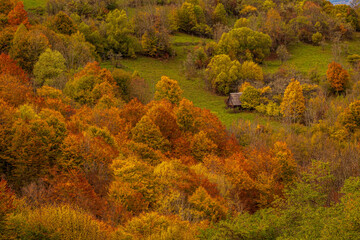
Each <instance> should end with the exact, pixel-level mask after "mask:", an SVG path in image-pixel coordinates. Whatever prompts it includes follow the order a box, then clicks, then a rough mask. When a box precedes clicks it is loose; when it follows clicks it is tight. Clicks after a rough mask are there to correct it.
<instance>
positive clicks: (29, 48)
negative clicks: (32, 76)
mask: <svg viewBox="0 0 360 240" xmlns="http://www.w3.org/2000/svg"><path fill="white" fill-rule="evenodd" d="M48 47H49V41H48V39H47V38H46V36H45V35H44V34H41V32H39V31H38V30H37V29H33V30H29V31H28V30H27V29H26V27H25V26H24V25H23V24H21V25H19V27H18V29H17V31H16V33H15V35H14V38H13V41H12V45H11V48H10V52H9V53H10V56H11V58H12V59H14V60H16V61H17V62H18V63H19V65H20V66H21V67H22V68H23V69H24V70H26V71H27V72H32V70H33V67H34V65H35V63H36V62H37V61H38V60H39V56H40V54H41V53H43V52H44V51H45V50H46V49H47V48H48Z"/></svg>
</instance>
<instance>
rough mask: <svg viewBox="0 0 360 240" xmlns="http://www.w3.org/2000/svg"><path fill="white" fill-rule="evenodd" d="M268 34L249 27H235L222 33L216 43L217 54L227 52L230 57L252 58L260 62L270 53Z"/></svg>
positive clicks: (239, 58)
mask: <svg viewBox="0 0 360 240" xmlns="http://www.w3.org/2000/svg"><path fill="white" fill-rule="evenodd" d="M270 47H271V38H270V36H269V35H267V34H264V33H261V32H257V31H253V30H251V29H250V28H247V27H242V28H235V29H233V30H231V31H230V32H228V33H224V34H223V35H222V36H221V39H220V41H219V43H218V45H217V53H218V54H227V55H229V56H230V57H231V58H232V59H234V58H236V59H238V60H252V61H254V62H257V63H261V62H262V61H263V60H264V58H265V57H266V56H267V55H269V54H270Z"/></svg>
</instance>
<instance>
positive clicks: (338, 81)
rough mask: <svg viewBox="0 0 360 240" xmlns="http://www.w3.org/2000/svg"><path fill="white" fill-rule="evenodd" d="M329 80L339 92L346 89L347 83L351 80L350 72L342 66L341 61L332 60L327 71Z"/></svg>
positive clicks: (332, 86)
mask: <svg viewBox="0 0 360 240" xmlns="http://www.w3.org/2000/svg"><path fill="white" fill-rule="evenodd" d="M326 77H327V80H328V81H329V83H330V86H331V88H332V89H333V90H334V91H335V92H337V93H339V92H342V91H344V90H345V87H346V84H347V83H348V82H349V79H350V75H349V73H348V72H347V71H346V70H345V69H343V68H342V67H341V65H340V64H339V63H336V62H332V63H330V64H329V67H328V70H327V71H326Z"/></svg>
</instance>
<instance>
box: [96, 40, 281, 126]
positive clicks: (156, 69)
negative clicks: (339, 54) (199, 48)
mask: <svg viewBox="0 0 360 240" xmlns="http://www.w3.org/2000/svg"><path fill="white" fill-rule="evenodd" d="M201 41H209V40H208V39H202V38H199V37H194V36H190V35H186V34H177V35H175V36H174V37H173V38H172V42H173V43H185V44H186V46H184V45H182V46H175V47H174V49H175V51H176V53H177V56H176V57H174V58H171V59H167V60H160V59H154V58H150V57H143V56H140V57H138V58H137V59H123V60H122V61H121V64H122V65H123V66H125V70H127V71H130V72H133V71H137V72H138V73H139V74H140V76H141V77H143V78H144V79H146V81H147V83H148V85H149V88H150V91H151V93H152V94H153V93H154V92H155V85H156V83H157V82H158V81H159V80H160V78H161V76H164V75H165V76H168V77H170V78H172V79H175V80H177V81H178V82H179V84H180V87H181V88H182V89H183V90H184V94H183V96H184V97H185V98H187V99H189V100H191V101H192V102H193V103H194V105H195V106H197V107H201V108H206V109H209V110H210V111H211V112H212V113H214V114H216V115H217V116H218V117H219V119H220V120H221V121H222V122H223V123H224V124H225V125H226V126H227V127H229V126H230V125H231V124H232V123H233V122H236V121H237V120H238V119H244V120H250V121H254V120H255V119H256V120H258V121H259V122H260V123H262V124H266V123H267V122H269V119H268V118H266V117H263V116H261V115H260V114H258V113H253V112H243V111H240V112H239V111H233V110H227V109H225V102H224V100H225V99H226V97H225V96H218V95H215V94H213V93H211V92H210V91H208V90H206V89H205V84H204V81H203V80H202V79H198V78H197V79H191V80H189V79H186V77H185V76H184V74H183V67H182V66H183V61H184V59H185V57H186V53H187V51H188V50H190V49H192V47H193V46H192V43H196V42H201ZM187 45H190V46H187ZM102 66H103V67H110V66H111V64H109V63H108V62H105V63H103V64H102ZM271 124H272V125H273V126H278V125H279V124H280V123H278V122H275V121H271Z"/></svg>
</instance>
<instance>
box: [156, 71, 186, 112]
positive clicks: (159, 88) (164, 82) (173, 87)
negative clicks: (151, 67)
mask: <svg viewBox="0 0 360 240" xmlns="http://www.w3.org/2000/svg"><path fill="white" fill-rule="evenodd" d="M182 93H183V90H181V88H180V86H179V84H178V82H177V81H176V80H173V79H170V78H169V77H167V76H162V77H161V80H160V81H159V82H158V83H157V84H156V91H155V96H154V98H155V100H161V99H167V100H168V101H169V102H171V103H173V104H176V105H178V104H179V102H180V100H181V98H182V97H181V95H182Z"/></svg>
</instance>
